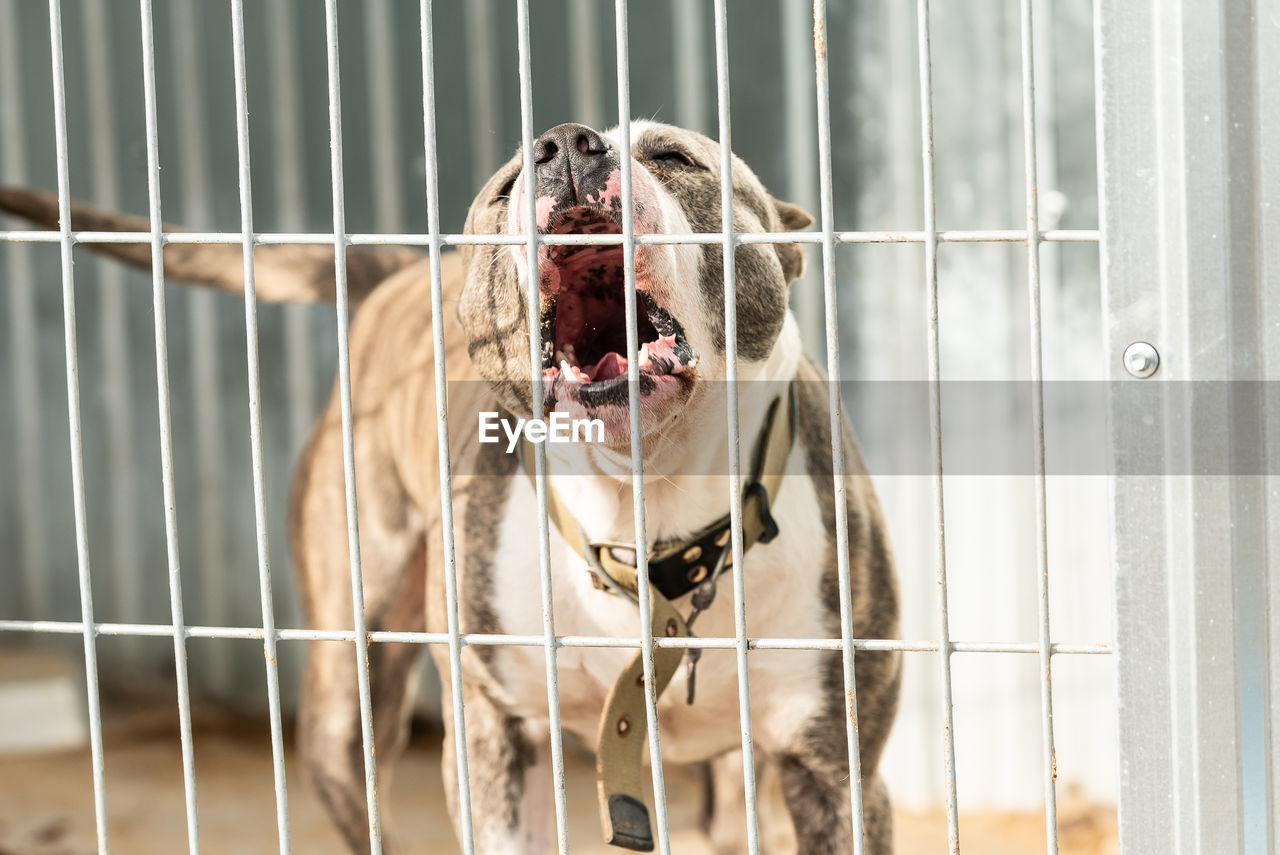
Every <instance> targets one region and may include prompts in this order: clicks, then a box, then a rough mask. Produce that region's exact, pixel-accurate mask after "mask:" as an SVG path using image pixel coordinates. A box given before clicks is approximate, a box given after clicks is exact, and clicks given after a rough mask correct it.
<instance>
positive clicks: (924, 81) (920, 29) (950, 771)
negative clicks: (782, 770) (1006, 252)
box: [916, 0, 960, 855]
mask: <svg viewBox="0 0 1280 855" xmlns="http://www.w3.org/2000/svg"><path fill="white" fill-rule="evenodd" d="M916 50H917V51H918V53H919V57H918V59H919V62H920V151H921V168H922V176H923V181H922V184H923V188H924V230H925V235H924V238H925V239H924V269H925V288H926V290H927V294H928V296H927V299H926V306H927V315H926V317H925V322H926V326H927V330H928V332H927V336H926V338H927V341H928V364H929V441H930V445H931V446H932V448H933V468H934V477H933V521H934V554H935V560H936V562H937V563H936V565H935V573H936V577H937V585H938V666H939V668H938V681H939V685H940V687H941V692H940V694H941V701H942V710H941V713H942V767H943V774H944V775H945V777H946V781H945V784H946V802H947V841H948V845H949V846H950V851H951V853H952V855H959V852H960V816H959V808H958V806H957V803H956V739H955V730H954V728H953V726H952V722H953V719H954V713H955V708H954V705H953V704H952V701H951V653H952V650H953V648H952V646H951V629H950V622H949V618H948V616H947V532H946V507H945V500H944V492H945V490H944V486H945V482H944V480H943V470H942V368H941V365H940V362H939V347H938V209H937V202H936V199H935V195H934V186H933V185H934V176H933V165H934V164H933V78H932V75H933V70H932V69H933V60H932V57H931V54H930V49H929V0H918V2H917V4H916Z"/></svg>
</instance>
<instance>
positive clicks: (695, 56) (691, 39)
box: [671, 0, 707, 131]
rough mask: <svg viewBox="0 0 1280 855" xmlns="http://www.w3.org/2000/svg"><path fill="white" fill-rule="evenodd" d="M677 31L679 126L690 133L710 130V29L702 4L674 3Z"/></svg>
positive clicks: (695, 0) (680, 0)
mask: <svg viewBox="0 0 1280 855" xmlns="http://www.w3.org/2000/svg"><path fill="white" fill-rule="evenodd" d="M671 3H672V9H671V21H672V24H674V27H675V33H674V36H675V54H676V69H675V70H676V105H675V106H676V124H678V125H680V126H681V127H685V128H688V129H689V130H691V131H702V130H704V129H705V128H706V126H707V94H706V93H707V79H706V77H707V75H706V66H705V65H704V64H703V63H704V59H703V56H704V43H705V42H706V32H707V25H706V19H705V17H704V14H703V13H704V11H705V9H706V4H705V2H702V0H671Z"/></svg>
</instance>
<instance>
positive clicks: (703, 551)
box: [521, 381, 796, 600]
mask: <svg viewBox="0 0 1280 855" xmlns="http://www.w3.org/2000/svg"><path fill="white" fill-rule="evenodd" d="M795 395H796V391H795V383H794V381H793V382H792V383H791V384H790V385H789V386H788V387H787V391H786V393H785V394H783V395H781V396H779V397H778V398H777V400H775V401H774V402H773V403H772V404H771V405H770V407H769V412H768V414H767V415H766V416H765V426H764V430H763V431H762V433H761V436H760V439H759V440H758V441H757V443H756V450H755V455H754V464H753V466H752V470H751V472H752V474H751V480H750V481H748V482H747V486H746V488H745V489H744V490H743V493H742V551H743V552H744V553H745V552H746V551H747V550H748V549H750V548H751V547H752V546H754V545H755V544H756V543H768V542H769V541H771V540H773V539H774V538H775V537H777V536H778V525H777V522H776V521H775V520H774V518H773V514H772V511H771V509H772V508H773V506H774V504H775V502H776V499H777V496H778V490H779V489H780V488H781V486H782V475H783V472H784V471H785V469H786V465H787V458H788V457H789V456H790V454H791V448H792V446H793V445H794V444H795V433H796V406H795ZM521 452H522V453H521V457H522V458H523V463H524V469H525V472H526V473H527V474H528V476H529V478H530V480H532V479H533V475H534V472H533V454H531V453H529V450H528V449H524V448H523V447H522V448H521ZM547 518H548V519H550V520H551V521H552V523H554V524H555V527H556V529H557V530H558V531H559V532H560V534H561V536H562V537H563V538H564V540H565V542H566V543H568V544H569V546H570V547H571V548H572V549H573V551H574V552H576V553H578V555H580V556H582V558H583V559H584V560H585V561H586V562H587V566H588V567H590V568H591V569H592V571H593V573H592V577H591V578H592V582H593V584H595V586H596V587H597V588H599V589H601V590H607V591H610V592H613V593H617V594H620V595H622V596H625V597H627V598H628V599H631V600H635V599H636V584H637V582H636V558H635V554H636V552H635V544H634V542H632V543H616V542H592V541H590V540H588V538H587V536H586V533H585V532H584V531H583V529H582V527H581V526H580V525H579V524H578V521H577V520H576V519H575V518H574V516H573V512H572V511H570V510H569V507H568V506H567V505H566V504H565V503H564V502H563V501H562V500H561V499H560V497H559V496H558V495H557V494H556V491H555V490H554V489H553V488H552V487H551V486H550V485H548V487H547ZM730 532H731V518H730V515H729V514H725V515H724V516H723V517H721V518H720V519H718V520H716V521H715V522H713V523H711V524H710V525H708V526H706V527H704V528H702V529H700V530H698V531H696V532H694V533H693V534H691V535H689V536H688V537H685V538H682V539H679V540H669V541H664V542H662V543H659V544H658V545H657V546H655V547H654V549H653V550H652V551H650V552H649V582H650V584H652V585H653V587H654V588H655V589H657V590H658V591H659V592H660V593H661V594H662V595H663V596H664V597H666V598H667V599H668V600H677V599H679V598H680V597H683V596H684V595H685V594H688V593H689V592H690V591H692V590H693V589H694V588H696V587H698V585H700V584H702V583H703V582H704V581H706V579H707V578H708V576H716V575H719V574H720V573H724V572H726V571H727V570H729V569H730V568H731V567H732V566H733V554H732V548H731V545H730Z"/></svg>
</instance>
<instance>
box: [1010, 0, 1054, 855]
mask: <svg viewBox="0 0 1280 855" xmlns="http://www.w3.org/2000/svg"><path fill="white" fill-rule="evenodd" d="M1020 5H1021V9H1020V15H1019V36H1020V41H1021V47H1022V142H1023V168H1024V171H1025V175H1026V180H1025V188H1024V189H1025V193H1026V204H1027V305H1028V312H1029V314H1030V324H1029V328H1030V331H1031V336H1030V338H1031V354H1030V355H1031V431H1032V434H1033V438H1032V455H1033V457H1034V467H1035V473H1034V481H1035V483H1034V487H1033V491H1034V492H1035V505H1036V507H1035V514H1036V571H1037V572H1036V593H1037V597H1036V608H1037V616H1038V618H1039V624H1040V626H1039V630H1040V713H1041V715H1040V732H1041V738H1042V740H1043V743H1044V744H1043V748H1044V834H1045V851H1046V855H1058V796H1057V786H1056V781H1057V777H1058V760H1057V756H1056V753H1055V748H1054V741H1053V648H1052V636H1051V634H1050V631H1049V519H1048V510H1047V499H1046V495H1045V480H1046V479H1045V449H1044V358H1043V350H1044V347H1043V334H1042V329H1041V324H1042V317H1041V308H1040V241H1039V239H1038V235H1039V234H1040V198H1039V195H1038V190H1037V188H1038V187H1039V183H1040V182H1039V179H1038V177H1037V175H1036V169H1037V160H1036V92H1035V85H1036V84H1035V51H1034V40H1033V36H1034V33H1033V29H1032V15H1031V5H1032V0H1021V4H1020Z"/></svg>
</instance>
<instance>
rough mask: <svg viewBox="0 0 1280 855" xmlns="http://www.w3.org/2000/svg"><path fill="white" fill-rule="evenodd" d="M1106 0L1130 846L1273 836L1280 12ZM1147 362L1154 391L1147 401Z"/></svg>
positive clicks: (1116, 559) (1103, 29)
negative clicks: (1272, 395)
mask: <svg viewBox="0 0 1280 855" xmlns="http://www.w3.org/2000/svg"><path fill="white" fill-rule="evenodd" d="M1264 7H1269V8H1270V12H1269V13H1268V12H1266V11H1265V8H1264ZM1097 13H1098V14H1097V24H1096V26H1097V60H1096V61H1097V66H1098V77H1097V86H1098V105H1099V120H1100V135H1099V162H1100V170H1099V173H1100V183H1101V188H1100V189H1101V216H1102V225H1103V229H1102V232H1103V244H1102V262H1103V268H1102V269H1103V312H1104V323H1105V330H1106V336H1107V338H1106V341H1107V345H1108V347H1109V352H1108V354H1107V364H1108V376H1109V380H1110V381H1111V382H1112V383H1113V387H1112V393H1113V396H1112V406H1111V412H1110V419H1111V426H1110V434H1111V436H1110V441H1111V459H1112V463H1113V465H1114V466H1115V467H1116V474H1115V477H1113V478H1112V479H1111V483H1112V488H1111V515H1112V558H1113V567H1114V573H1115V619H1116V671H1117V692H1118V701H1117V702H1118V724H1119V729H1120V733H1119V735H1120V805H1119V811H1120V843H1121V851H1123V852H1161V853H1169V855H1190V854H1191V853H1197V855H1198V853H1204V854H1205V855H1207V854H1208V853H1223V852H1242V853H1264V852H1274V851H1276V850H1275V846H1276V839H1275V822H1276V820H1275V818H1274V812H1273V811H1270V810H1268V804H1267V798H1268V789H1269V788H1268V781H1267V776H1268V772H1267V768H1268V765H1269V764H1268V763H1267V759H1268V758H1267V753H1268V746H1267V726H1268V722H1267V718H1268V704H1267V703H1266V699H1265V694H1264V692H1265V686H1266V675H1265V671H1264V669H1265V667H1266V664H1265V663H1266V660H1267V656H1266V652H1265V651H1266V645H1267V641H1268V639H1267V621H1268V620H1270V621H1271V624H1272V626H1271V634H1272V637H1275V636H1276V629H1275V623H1276V613H1275V612H1274V611H1272V612H1271V614H1270V615H1268V613H1267V610H1266V605H1265V604H1266V592H1267V590H1268V587H1270V588H1271V589H1272V590H1273V591H1274V587H1275V586H1274V585H1271V586H1268V581H1269V580H1268V573H1269V571H1270V569H1271V567H1274V563H1273V562H1270V561H1269V560H1268V555H1267V548H1266V542H1267V540H1266V537H1265V535H1266V533H1267V528H1268V526H1270V527H1271V528H1273V529H1274V528H1275V526H1276V522H1275V520H1274V508H1275V505H1274V504H1271V503H1270V501H1269V500H1270V496H1271V494H1272V490H1273V489H1274V487H1275V485H1276V482H1275V479H1274V478H1271V477H1268V476H1267V475H1266V472H1267V469H1266V464H1265V460H1266V458H1265V456H1264V453H1263V452H1264V451H1265V450H1266V448H1265V445H1264V441H1265V439H1267V438H1268V437H1267V434H1268V432H1270V433H1272V434H1274V433H1275V428H1274V427H1271V428H1269V427H1268V426H1267V424H1266V422H1265V420H1264V419H1263V411H1264V408H1265V397H1266V391H1267V390H1266V389H1265V387H1264V386H1260V385H1259V384H1257V383H1255V382H1253V381H1261V380H1265V379H1267V376H1268V372H1267V364H1268V362H1269V360H1268V359H1267V355H1268V353H1271V354H1274V353H1276V352H1277V345H1280V336H1277V334H1276V332H1274V331H1272V330H1271V329H1270V328H1269V326H1270V324H1269V323H1268V321H1267V312H1266V309H1267V307H1268V305H1271V306H1274V301H1275V299H1276V297H1277V296H1280V280H1277V277H1276V275H1275V265H1276V249H1275V246H1276V244H1277V241H1276V239H1275V238H1276V217H1275V213H1274V212H1268V211H1267V207H1266V200H1267V199H1268V198H1272V199H1274V198H1275V197H1276V186H1277V167H1276V163H1275V157H1274V147H1272V149H1271V154H1270V155H1269V154H1268V149H1267V147H1266V146H1265V145H1264V143H1263V140H1265V139H1266V138H1267V137H1266V134H1265V133H1263V130H1264V125H1265V124H1266V123H1267V122H1270V123H1271V124H1272V125H1274V123H1275V119H1274V115H1275V113H1276V109H1275V108H1276V102H1275V99H1274V96H1272V97H1271V101H1270V102H1268V101H1267V100H1266V97H1267V95H1266V93H1267V92H1268V91H1269V90H1270V89H1272V88H1273V82H1274V80H1275V79H1276V75H1275V71H1276V58H1275V57H1276V47H1277V45H1278V44H1280V38H1278V36H1280V24H1278V21H1280V16H1278V15H1277V4H1276V3H1274V2H1271V0H1259V2H1250V0H1177V2H1173V0H1149V2H1144V3H1134V2H1131V0H1099V3H1098V6H1097ZM1268 70H1269V72H1270V80H1268V75H1267V73H1266V72H1267V71H1268ZM1267 232H1269V236H1270V238H1271V240H1270V241H1268V240H1266V239H1265V238H1266V237H1267ZM1143 341H1145V342H1149V343H1150V344H1152V345H1154V347H1155V349H1156V351H1157V352H1158V354H1159V366H1158V369H1157V370H1156V373H1155V375H1154V376H1151V377H1149V378H1148V379H1137V377H1135V376H1132V375H1131V372H1130V371H1129V370H1128V369H1126V367H1125V364H1124V361H1123V354H1124V352H1125V349H1126V348H1127V347H1128V346H1129V345H1130V344H1132V343H1134V342H1143ZM1133 367H1134V368H1136V369H1138V370H1137V371H1136V372H1134V373H1136V374H1137V375H1138V376H1141V375H1142V374H1144V373H1146V372H1144V371H1143V370H1142V368H1143V366H1142V365H1141V364H1135V365H1134V366H1133ZM1147 367H1148V368H1149V367H1150V366H1147ZM1189 381H1195V383H1194V385H1193V384H1192V383H1191V382H1189ZM1202 381H1203V382H1202ZM1134 383H1146V384H1163V385H1161V386H1153V387H1149V388H1148V389H1141V391H1143V392H1148V391H1150V392H1155V391H1156V390H1159V391H1160V392H1161V393H1162V394H1158V395H1151V394H1146V395H1142V396H1141V397H1142V401H1139V400H1138V397H1139V396H1138V395H1136V394H1134V393H1135V391H1138V389H1135V387H1133V386H1132V385H1130V384H1134ZM1259 391H1261V393H1262V394H1261V395H1257V394H1255V393H1257V392H1259ZM1205 394H1207V395H1209V397H1210V398H1211V399H1212V400H1213V401H1216V402H1219V405H1218V406H1204V405H1203V402H1204V400H1205V399H1204V398H1202V397H1201V396H1202V395H1205ZM1144 402H1145V404H1144ZM1266 445H1270V446H1271V447H1274V442H1269V443H1266ZM1255 476H1256V477H1255Z"/></svg>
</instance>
